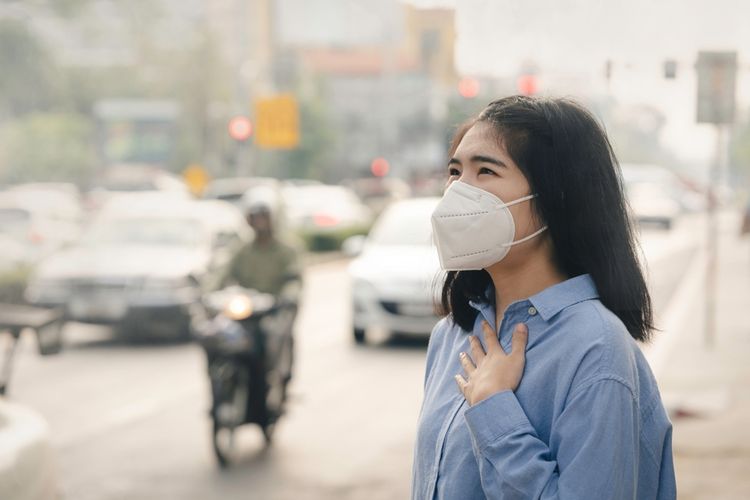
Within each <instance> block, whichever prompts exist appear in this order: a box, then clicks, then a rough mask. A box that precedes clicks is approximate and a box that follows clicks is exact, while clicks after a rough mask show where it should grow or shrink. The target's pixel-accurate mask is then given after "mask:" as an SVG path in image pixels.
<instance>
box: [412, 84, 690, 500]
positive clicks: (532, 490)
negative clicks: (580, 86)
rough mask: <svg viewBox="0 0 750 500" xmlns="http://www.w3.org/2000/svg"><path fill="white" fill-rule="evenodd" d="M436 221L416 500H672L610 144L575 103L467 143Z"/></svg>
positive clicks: (516, 117)
mask: <svg viewBox="0 0 750 500" xmlns="http://www.w3.org/2000/svg"><path fill="white" fill-rule="evenodd" d="M448 174H449V176H450V177H449V187H448V189H447V190H446V193H445V195H444V197H443V199H442V201H441V202H440V203H439V204H438V206H437V208H436V209H435V212H434V213H433V216H432V223H433V234H434V237H435V242H436V245H437V249H438V254H439V257H440V262H441V264H442V267H443V268H444V269H446V270H447V271H449V272H448V273H447V277H446V280H445V283H444V285H443V289H442V307H443V309H444V311H445V312H446V314H448V315H447V316H446V317H445V318H443V319H442V320H441V321H440V322H438V324H437V325H436V326H435V328H434V330H433V332H432V336H431V338H430V345H429V348H428V352H427V367H426V376H425V397H424V402H423V405H422V411H421V414H420V420H419V428H418V433H417V442H416V448H415V457H414V471H413V473H414V476H413V483H412V498H414V499H420V500H422V499H433V498H438V499H455V500H470V499H480V498H492V499H536V498H545V499H547V498H561V499H576V500H582V499H596V500H603V499H625V498H628V499H654V498H658V499H669V498H675V495H676V493H675V480H674V470H673V464H672V449H671V432H672V431H671V429H672V427H671V423H670V421H669V419H668V417H667V414H666V412H665V410H664V407H663V405H662V402H661V399H660V396H659V391H658V388H657V386H656V382H655V380H654V377H653V375H652V374H651V371H650V369H649V367H648V364H647V363H646V361H645V359H644V357H643V355H642V354H641V352H640V350H639V348H638V346H637V344H636V342H635V341H646V340H648V338H649V336H650V332H651V330H652V329H653V325H652V311H651V299H650V296H649V293H648V290H647V288H646V284H645V280H644V277H643V273H642V271H641V269H640V267H639V264H638V259H637V256H636V248H637V246H636V242H635V237H634V235H633V228H632V226H631V224H630V222H629V219H628V215H627V208H626V202H625V200H624V197H623V189H622V185H621V182H620V177H619V174H618V167H617V162H616V159H615V157H614V154H613V152H612V148H611V146H610V144H609V142H608V140H607V137H606V135H605V133H604V131H603V130H602V128H601V127H600V126H599V125H598V123H597V121H596V120H595V119H594V117H593V116H592V115H591V114H590V113H589V112H587V111H586V110H585V109H583V108H582V107H581V106H579V105H577V104H575V103H573V102H571V101H569V100H564V99H537V98H530V97H518V96H516V97H508V98H504V99H500V100H497V101H495V102H493V103H491V104H490V105H489V106H488V107H487V108H486V109H485V110H484V111H482V113H481V114H480V115H479V116H478V117H477V118H476V119H474V120H472V121H471V122H470V123H468V124H467V125H465V126H464V127H463V128H461V129H460V130H459V132H458V133H457V135H456V137H455V138H454V141H453V146H452V148H451V158H450V161H449V162H448Z"/></svg>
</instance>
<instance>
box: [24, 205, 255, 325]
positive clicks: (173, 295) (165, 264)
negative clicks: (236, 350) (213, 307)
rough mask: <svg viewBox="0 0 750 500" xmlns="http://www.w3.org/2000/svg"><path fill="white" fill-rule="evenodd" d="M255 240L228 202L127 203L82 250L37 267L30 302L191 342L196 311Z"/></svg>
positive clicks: (101, 220) (108, 214)
mask: <svg viewBox="0 0 750 500" xmlns="http://www.w3.org/2000/svg"><path fill="white" fill-rule="evenodd" d="M250 236H251V232H250V230H249V228H248V226H247V223H246V222H245V220H244V218H243V217H242V215H241V213H240V212H239V211H238V210H237V209H235V208H234V207H232V206H231V205H229V204H227V203H225V202H221V201H190V200H179V199H175V198H173V197H170V196H167V197H166V198H164V199H159V197H158V196H153V195H146V194H143V195H132V196H130V197H129V198H128V197H126V196H125V195H123V196H120V197H118V198H116V199H114V200H111V202H110V203H109V204H108V205H107V206H106V207H105V208H104V209H103V211H102V212H101V213H100V214H99V216H98V217H97V219H96V220H95V221H94V222H93V223H92V224H91V226H90V228H89V229H88V231H87V232H86V233H85V234H84V236H83V237H82V238H81V240H80V242H79V244H77V245H75V246H72V247H70V248H67V249H65V250H63V251H61V252H59V253H57V254H55V255H52V256H50V257H49V258H47V259H45V260H43V261H42V262H41V263H40V264H39V266H38V267H37V269H36V270H35V272H34V273H33V275H32V277H31V279H30V280H29V285H28V287H27V289H26V299H27V301H28V302H29V303H31V304H34V305H40V306H57V307H64V308H65V310H66V315H67V318H68V319H70V320H74V321H82V322H91V323H112V324H116V325H118V326H120V327H122V328H121V330H122V331H124V332H125V333H126V334H128V335H133V336H135V335H137V336H145V335H148V336H149V337H155V336H156V337H167V338H182V339H186V338H187V337H188V335H189V324H190V321H189V319H190V308H191V306H192V305H193V304H195V303H196V302H197V300H198V299H199V297H200V295H201V293H202V291H203V289H204V287H205V286H206V285H207V284H209V283H214V282H215V280H216V277H217V274H218V273H221V272H222V270H223V268H224V267H225V265H226V263H227V262H228V260H229V258H231V256H232V255H233V253H234V251H235V250H236V248H237V247H238V245H240V244H242V242H243V241H247V240H248V239H249V238H250Z"/></svg>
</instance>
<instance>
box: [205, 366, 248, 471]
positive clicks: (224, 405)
mask: <svg viewBox="0 0 750 500" xmlns="http://www.w3.org/2000/svg"><path fill="white" fill-rule="evenodd" d="M248 383H249V382H248V375H247V373H246V372H245V371H244V370H238V369H236V367H232V368H231V369H230V368H229V365H224V366H223V367H222V369H221V370H217V373H216V374H215V375H213V376H212V381H211V386H212V390H213V397H214V407H213V411H212V415H213V429H212V436H211V437H212V443H213V449H214V455H216V460H217V462H218V464H219V467H221V468H225V467H228V466H229V465H230V463H231V462H232V459H233V457H234V455H235V449H234V441H235V440H234V437H235V431H236V429H237V427H239V426H240V425H241V424H242V423H243V421H244V416H245V408H246V405H247V392H248Z"/></svg>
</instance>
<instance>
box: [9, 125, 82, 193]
mask: <svg viewBox="0 0 750 500" xmlns="http://www.w3.org/2000/svg"><path fill="white" fill-rule="evenodd" d="M92 132H93V129H92V124H91V122H90V120H89V119H88V118H87V117H85V116H82V115H76V114H55V113H33V114H29V115H27V116H24V117H23V118H20V119H18V120H16V121H14V122H13V123H12V124H10V125H8V126H7V127H6V128H5V129H4V131H3V133H2V134H1V135H0V155H2V156H0V182H7V183H12V182H25V181H40V180H43V181H68V182H81V181H83V180H85V179H86V178H87V177H88V176H90V175H91V174H92V172H93V169H94V166H95V161H96V156H95V152H94V149H93V146H92V144H93V141H92V140H91V134H92Z"/></svg>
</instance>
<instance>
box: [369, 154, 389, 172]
mask: <svg viewBox="0 0 750 500" xmlns="http://www.w3.org/2000/svg"><path fill="white" fill-rule="evenodd" d="M390 169H391V165H390V164H389V163H388V160H386V159H385V158H375V159H374V160H372V163H371V164H370V170H371V171H372V175H374V176H375V177H385V176H386V175H388V171H389V170H390Z"/></svg>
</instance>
